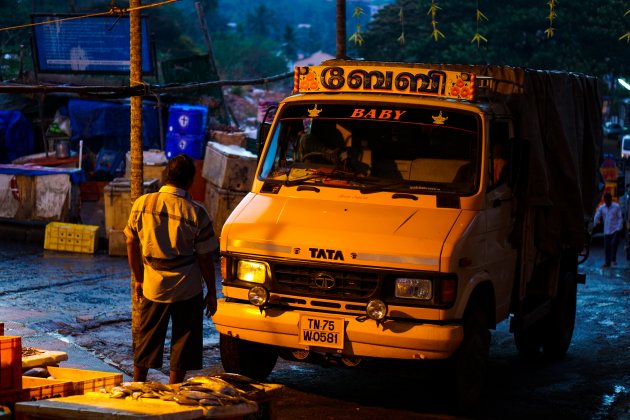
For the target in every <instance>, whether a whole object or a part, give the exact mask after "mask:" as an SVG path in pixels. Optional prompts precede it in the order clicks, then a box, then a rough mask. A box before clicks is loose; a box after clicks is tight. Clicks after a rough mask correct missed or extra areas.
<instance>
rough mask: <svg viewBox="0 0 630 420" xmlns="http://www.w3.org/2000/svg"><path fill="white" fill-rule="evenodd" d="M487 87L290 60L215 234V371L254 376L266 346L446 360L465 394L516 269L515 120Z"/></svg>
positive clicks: (405, 71) (503, 313)
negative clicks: (239, 196) (253, 157)
mask: <svg viewBox="0 0 630 420" xmlns="http://www.w3.org/2000/svg"><path fill="white" fill-rule="evenodd" d="M489 82H491V81H489V80H484V78H481V77H478V76H477V75H475V74H474V73H471V72H466V71H450V70H444V69H442V68H423V67H421V66H417V65H400V64H399V65H379V64H370V63H362V62H350V63H344V64H337V63H335V62H331V63H324V64H323V65H321V66H313V67H299V68H296V71H295V87H294V93H293V95H291V96H290V97H288V98H286V99H285V100H284V101H282V102H281V103H280V105H279V108H278V109H277V111H276V114H275V118H274V122H273V124H272V126H271V129H270V132H269V134H268V137H267V140H266V142H265V146H264V149H263V151H262V154H261V158H260V163H259V166H258V171H257V176H256V179H255V180H254V182H253V186H252V190H251V192H250V193H249V194H248V195H247V196H246V197H245V198H244V199H243V200H242V201H241V203H240V204H239V205H238V206H237V208H236V209H235V210H234V211H233V212H232V214H231V215H230V217H229V218H228V220H227V221H226V224H225V225H224V227H223V230H222V233H221V238H220V244H221V245H220V246H221V256H222V276H223V289H222V291H223V295H224V299H221V300H220V301H219V305H218V310H217V313H216V314H215V316H214V317H213V320H214V323H215V325H216V328H217V329H218V331H219V332H220V340H221V343H220V347H221V357H222V362H223V365H224V368H225V369H226V371H236V372H239V373H242V374H246V375H249V376H253V377H257V378H264V377H266V376H267V375H268V374H269V373H270V372H271V370H272V369H273V367H274V365H275V363H276V359H277V357H278V354H280V355H282V356H284V357H291V358H293V359H297V360H311V359H313V358H315V357H316V356H317V355H319V356H321V357H323V358H324V359H335V360H338V361H339V362H340V363H342V364H345V365H348V366H354V365H356V364H358V363H359V361H360V360H361V358H365V357H380V358H395V359H408V360H429V359H452V360H454V363H455V365H456V369H457V371H458V375H457V380H456V392H457V395H458V398H461V400H460V402H461V401H463V402H464V404H465V403H466V402H471V401H473V400H474V399H475V398H478V396H479V393H480V386H481V385H480V381H481V383H482V381H483V378H482V377H481V376H483V375H481V374H480V372H482V371H483V366H484V365H485V360H486V359H487V355H488V350H489V343H490V334H489V331H488V330H489V329H493V328H494V327H495V326H496V324H497V323H498V322H500V321H502V320H504V319H506V318H507V317H508V316H509V315H510V311H511V307H512V303H513V302H514V299H515V296H516V297H517V299H518V296H519V290H517V289H518V287H519V286H518V282H516V279H517V278H519V277H520V276H522V275H523V270H522V269H521V268H519V267H517V258H518V256H519V253H518V246H516V245H515V242H514V238H513V235H514V233H515V229H514V221H515V213H516V210H517V209H516V205H515V204H516V201H517V200H516V198H515V194H514V193H513V187H514V185H515V184H516V183H517V182H518V176H517V175H518V172H519V171H518V170H517V169H518V166H519V163H518V161H517V160H516V159H514V156H515V154H516V150H515V147H514V144H513V137H514V134H515V133H514V121H513V116H512V115H511V113H510V111H509V109H508V107H507V106H506V105H505V104H504V102H502V101H490V100H486V99H485V98H484V95H485V90H484V89H483V86H486V87H487V86H488V83H489ZM530 271H531V270H530ZM521 287H522V286H521ZM571 327H572V325H571ZM569 339H570V337H569Z"/></svg>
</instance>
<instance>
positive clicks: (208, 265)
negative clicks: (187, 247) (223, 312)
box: [197, 252, 217, 318]
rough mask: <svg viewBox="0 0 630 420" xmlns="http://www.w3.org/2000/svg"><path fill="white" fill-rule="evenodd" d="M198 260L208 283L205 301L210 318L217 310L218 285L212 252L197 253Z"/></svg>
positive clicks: (204, 278) (207, 314)
mask: <svg viewBox="0 0 630 420" xmlns="http://www.w3.org/2000/svg"><path fill="white" fill-rule="evenodd" d="M197 261H198V262H199V267H200V269H201V275H202V276H203V281H204V282H205V283H206V288H207V289H208V292H207V293H206V297H205V299H204V303H205V305H206V316H207V317H208V318H210V317H211V316H212V315H214V313H215V312H216V311H217V287H216V283H215V274H214V260H213V259H212V252H209V253H207V254H197Z"/></svg>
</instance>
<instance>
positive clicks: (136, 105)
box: [129, 0, 143, 348]
mask: <svg viewBox="0 0 630 420" xmlns="http://www.w3.org/2000/svg"><path fill="white" fill-rule="evenodd" d="M141 3H142V0H129V7H130V8H131V9H133V8H134V7H138V6H140V5H141ZM140 19H141V17H140V10H131V11H130V12H129V39H130V42H129V61H130V62H129V85H130V86H135V85H139V84H142V44H141V38H142V30H141V25H140ZM130 144H131V191H130V192H131V194H130V195H131V202H132V203H133V202H134V201H136V199H137V198H138V197H140V196H141V195H142V192H143V191H142V184H143V174H142V169H143V157H142V96H132V97H131V137H130ZM133 281H134V279H133V278H132V279H131V340H132V347H133V348H135V343H136V336H137V332H138V327H139V325H140V302H139V301H138V299H136V295H135V293H136V292H135V290H136V288H135V287H134V285H133Z"/></svg>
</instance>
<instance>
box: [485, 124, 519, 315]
mask: <svg viewBox="0 0 630 420" xmlns="http://www.w3.org/2000/svg"><path fill="white" fill-rule="evenodd" d="M510 124H511V122H510V120H507V119H503V120H493V121H492V122H491V123H490V126H489V134H490V135H489V141H488V143H487V144H488V153H486V156H487V159H488V160H487V164H486V167H487V168H488V171H487V172H488V173H487V176H486V182H487V184H486V197H485V214H486V226H487V232H486V255H487V270H488V273H489V274H490V277H491V279H492V281H493V283H494V287H495V293H496V299H497V311H498V312H497V314H501V313H502V312H503V311H507V310H508V307H509V300H510V294H511V285H512V279H513V276H514V266H515V261H516V251H515V250H514V249H513V248H512V246H511V244H510V242H509V236H510V233H511V231H512V227H513V208H514V197H513V195H512V191H511V189H510V186H509V185H508V178H509V176H508V174H509V171H510V161H509V159H510V158H509V157H510V155H511V153H510V141H509V139H510ZM498 319H501V318H498Z"/></svg>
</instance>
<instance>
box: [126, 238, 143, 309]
mask: <svg viewBox="0 0 630 420" xmlns="http://www.w3.org/2000/svg"><path fill="white" fill-rule="evenodd" d="M126 243H127V262H128V263H129V268H130V269H131V275H132V278H133V281H134V289H135V298H136V299H141V298H142V296H143V294H142V283H143V282H144V267H143V265H142V251H141V249H140V240H139V239H138V238H136V237H135V236H127V239H126Z"/></svg>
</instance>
